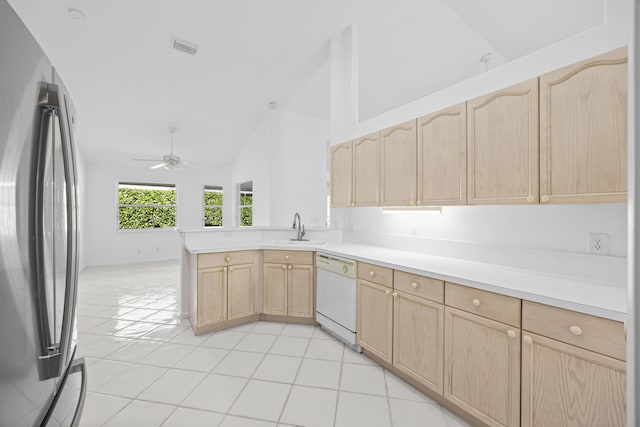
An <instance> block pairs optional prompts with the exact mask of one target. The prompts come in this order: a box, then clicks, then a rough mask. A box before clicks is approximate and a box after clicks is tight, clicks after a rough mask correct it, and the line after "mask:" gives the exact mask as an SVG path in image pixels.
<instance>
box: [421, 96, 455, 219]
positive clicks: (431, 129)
mask: <svg viewBox="0 0 640 427" xmlns="http://www.w3.org/2000/svg"><path fill="white" fill-rule="evenodd" d="M466 108H467V105H466V103H464V102H463V103H462V104H458V105H456V106H453V107H451V108H447V109H446V110H442V111H439V112H437V113H433V114H429V115H428V116H425V117H421V118H419V119H418V201H417V204H418V205H422V206H428V205H439V206H440V205H464V204H466V203H467V111H466Z"/></svg>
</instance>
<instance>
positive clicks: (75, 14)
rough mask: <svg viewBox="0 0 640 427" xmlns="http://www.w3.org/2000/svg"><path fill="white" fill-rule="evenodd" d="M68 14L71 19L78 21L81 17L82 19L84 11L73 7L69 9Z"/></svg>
mask: <svg viewBox="0 0 640 427" xmlns="http://www.w3.org/2000/svg"><path fill="white" fill-rule="evenodd" d="M69 16H70V17H71V19H73V20H75V21H80V20H81V19H84V13H82V11H81V10H78V9H74V8H71V9H69Z"/></svg>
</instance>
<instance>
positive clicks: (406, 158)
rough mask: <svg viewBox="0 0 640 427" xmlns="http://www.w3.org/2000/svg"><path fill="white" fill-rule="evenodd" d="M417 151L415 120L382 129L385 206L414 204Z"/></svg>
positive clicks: (383, 199) (382, 187) (381, 172)
mask: <svg viewBox="0 0 640 427" xmlns="http://www.w3.org/2000/svg"><path fill="white" fill-rule="evenodd" d="M417 151H418V148H417V140H416V121H415V120H411V121H408V122H405V123H402V124H400V125H397V126H393V127H391V128H388V129H385V130H383V131H381V132H380V161H381V163H380V174H381V185H380V190H381V201H380V204H381V205H382V206H415V204H416V200H417V198H416V195H417V188H416V182H417V180H416V176H417V162H416V158H417Z"/></svg>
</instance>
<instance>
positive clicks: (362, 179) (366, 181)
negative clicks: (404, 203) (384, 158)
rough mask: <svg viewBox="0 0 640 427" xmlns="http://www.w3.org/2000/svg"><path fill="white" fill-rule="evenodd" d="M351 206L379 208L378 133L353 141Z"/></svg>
mask: <svg viewBox="0 0 640 427" xmlns="http://www.w3.org/2000/svg"><path fill="white" fill-rule="evenodd" d="M353 205H354V206H380V133H379V132H376V133H373V134H371V135H367V136H363V137H362V138H358V139H356V140H354V141H353Z"/></svg>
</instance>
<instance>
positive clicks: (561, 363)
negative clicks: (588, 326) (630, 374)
mask: <svg viewBox="0 0 640 427" xmlns="http://www.w3.org/2000/svg"><path fill="white" fill-rule="evenodd" d="M625 384H626V366H625V363H624V362H622V361H620V360H617V359H614V358H611V357H608V356H603V355H601V354H598V353H594V352H592V351H589V350H584V349H581V348H578V347H575V346H572V345H569V344H565V343H563V342H560V341H556V340H553V339H550V338H545V337H543V336H540V335H536V334H533V333H531V332H528V331H523V336H522V426H523V427H530V426H531V427H532V426H536V427H538V426H539V427H542V426H575V427H583V426H607V427H616V426H624V425H625V424H626V422H625V417H626V407H625V387H626V385H625Z"/></svg>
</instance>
